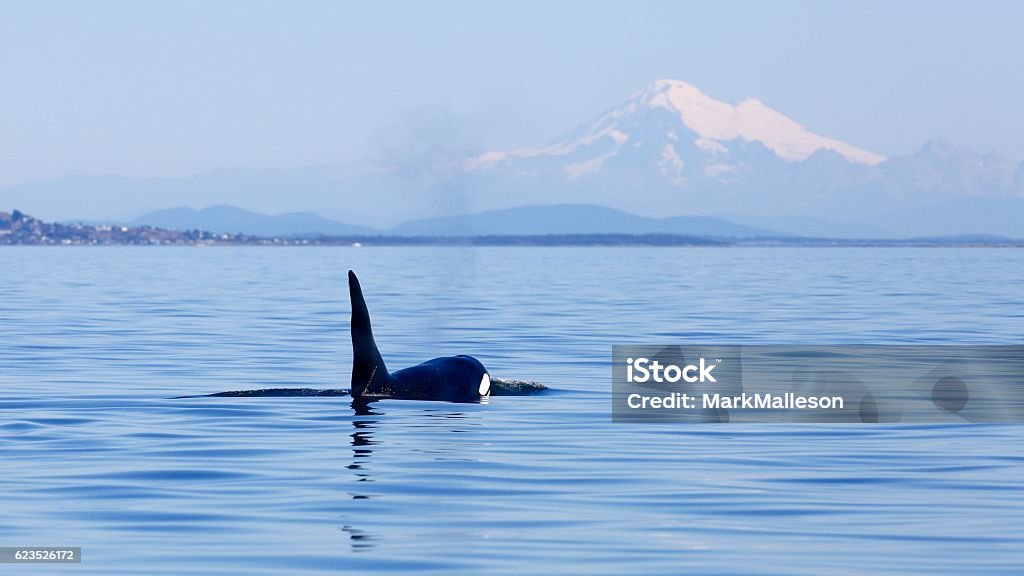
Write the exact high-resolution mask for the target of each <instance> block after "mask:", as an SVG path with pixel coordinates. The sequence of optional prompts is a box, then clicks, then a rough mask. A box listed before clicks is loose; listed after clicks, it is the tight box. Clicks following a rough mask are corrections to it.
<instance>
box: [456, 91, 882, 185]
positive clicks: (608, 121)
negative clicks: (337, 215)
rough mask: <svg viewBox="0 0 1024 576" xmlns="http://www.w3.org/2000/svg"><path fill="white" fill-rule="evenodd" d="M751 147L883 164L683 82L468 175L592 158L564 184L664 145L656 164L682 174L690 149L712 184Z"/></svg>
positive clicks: (475, 162)
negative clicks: (653, 129)
mask: <svg viewBox="0 0 1024 576" xmlns="http://www.w3.org/2000/svg"><path fill="white" fill-rule="evenodd" d="M652 121H653V122H654V123H656V124H658V125H660V127H663V128H664V129H665V131H664V133H663V134H662V136H663V138H654V139H652V138H650V136H653V134H650V133H649V130H644V128H645V126H644V124H646V123H650V122H652ZM638 129H639V130H638ZM652 140H653V141H652ZM631 141H632V142H631ZM752 142H757V143H759V144H761V145H762V146H764V147H765V148H767V149H768V150H770V151H771V152H772V153H773V154H775V155H776V156H778V157H779V158H780V159H782V160H788V161H801V160H806V159H807V158H808V157H810V156H811V155H812V154H814V153H815V152H817V151H819V150H832V151H834V152H836V153H838V154H839V155H840V156H842V157H843V158H844V159H845V160H847V161H848V162H853V163H856V164H864V165H867V166H874V165H876V164H879V163H881V162H884V161H885V157H884V156H881V155H879V154H875V153H873V152H868V151H867V150H862V149H860V148H857V147H855V146H851V145H850V144H847V143H845V142H840V141H838V140H833V139H831V138H826V137H824V136H820V135H818V134H815V133H813V132H811V131H809V130H807V129H806V128H804V127H803V126H801V125H800V124H798V123H797V122H795V121H793V120H791V119H790V118H788V117H786V116H785V115H784V114H782V113H780V112H778V111H777V110H774V109H772V108H770V107H768V106H766V105H765V104H764V103H762V102H761V101H760V100H757V99H754V98H748V99H746V100H744V101H742V102H740V103H739V104H738V105H735V106H734V105H732V104H729V103H727V102H722V101H720V100H715V99H714V98H711V97H710V96H708V95H706V94H704V93H703V92H701V91H700V90H699V89H697V87H695V86H693V85H691V84H687V83H686V82H682V81H679V80H658V81H657V82H655V83H654V84H653V85H652V86H651V87H649V88H648V89H646V90H644V91H642V92H640V93H638V94H635V95H634V96H633V97H632V98H630V99H629V101H627V102H626V103H625V104H624V105H622V106H619V107H617V108H614V109H612V110H610V111H608V112H606V113H604V114H602V115H601V116H600V117H598V118H597V119H596V120H595V121H594V122H593V123H591V124H590V125H589V126H587V127H585V128H583V129H582V130H579V131H577V132H575V133H573V134H570V135H569V136H567V137H565V138H562V139H560V140H558V141H556V142H554V143H552V144H548V145H543V146H529V147H525V148H518V149H515V150H511V151H508V152H501V151H492V152H488V153H486V154H483V155H482V156H480V157H477V158H473V159H471V160H470V161H469V162H468V163H467V169H469V170H476V169H482V168H488V167H492V166H494V165H495V164H497V163H499V162H502V161H507V160H514V159H521V158H537V157H544V156H547V157H566V156H570V155H573V154H574V153H577V152H581V151H588V150H589V151H594V152H597V155H596V156H595V157H594V158H591V159H590V160H589V161H585V162H579V163H573V164H570V165H568V166H566V167H565V168H564V170H565V172H566V176H568V177H570V178H576V177H579V176H581V175H583V174H586V173H588V172H593V171H595V170H597V169H599V168H600V167H601V166H602V165H603V164H604V162H606V161H607V160H609V159H610V158H612V157H614V156H617V155H619V154H620V153H622V152H623V148H625V149H626V150H627V151H628V150H629V147H630V146H631V145H632V146H633V147H635V148H636V147H643V146H648V147H657V146H660V145H661V144H664V146H663V147H661V150H660V151H659V158H661V159H663V160H664V161H665V163H666V165H668V166H671V167H674V168H676V169H677V172H681V171H682V167H683V160H682V159H681V157H680V150H681V149H683V150H685V149H687V148H691V147H696V148H697V149H699V150H700V151H702V152H704V153H705V155H706V156H707V157H708V161H707V162H706V163H705V165H704V166H703V168H704V174H705V175H706V176H711V177H714V176H719V175H722V174H727V173H729V172H732V171H734V170H736V169H737V168H740V166H738V165H735V164H730V163H729V162H730V160H733V161H735V160H738V158H731V156H732V154H730V152H732V151H733V150H734V149H737V147H742V146H743V145H745V144H749V143H752ZM655 143H656V144H657V146H654V144H655Z"/></svg>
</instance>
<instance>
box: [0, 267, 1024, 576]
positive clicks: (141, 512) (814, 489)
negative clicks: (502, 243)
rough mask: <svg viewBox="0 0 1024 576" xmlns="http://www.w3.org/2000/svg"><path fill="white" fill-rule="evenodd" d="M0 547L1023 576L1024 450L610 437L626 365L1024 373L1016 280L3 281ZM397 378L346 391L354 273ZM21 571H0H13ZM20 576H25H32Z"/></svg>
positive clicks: (926, 436) (772, 434)
mask: <svg viewBox="0 0 1024 576" xmlns="http://www.w3.org/2000/svg"><path fill="white" fill-rule="evenodd" d="M0 267H2V270H3V281H2V282H0V390H2V393H0V454H2V458H3V468H2V472H3V473H2V474H0V546H3V545H9V546H81V547H82V548H83V563H82V564H81V565H45V566H32V567H24V566H22V567H15V566H11V565H0V572H3V573H5V574H6V573H11V574H17V573H23V574H103V575H112V574H130V575H138V574H167V575H180V574H192V573H194V574H217V575H229V574H230V575H236V574H237V575H246V576H252V575H260V574H294V575H309V574H338V573H373V572H395V571H433V572H438V573H446V574H450V573H462V574H479V573H484V572H486V573H501V574H524V573H538V574H551V573H588V574H589V573H640V572H644V573H673V574H675V573H684V572H685V573H707V574H734V573H740V574H815V575H817V574H863V573H871V574H883V573H891V574H913V573H928V574H965V573H990V574H1021V573H1022V572H1024V426H1007V425H944V426H872V425H802V426H798V425H785V426H782V425H760V426H755V425H735V424H733V425H730V424H725V425H712V424H692V425H676V426H657V425H641V424H635V425H627V424H612V423H611V416H610V399H609V398H610V370H609V369H608V362H609V356H610V350H611V346H612V344H618V343H665V342H677V341H678V342H692V343H706V342H736V343H770V344H779V343H814V344H826V343H1016V344H1019V343H1022V342H1024V291H1022V289H1021V287H1022V286H1024V251H1022V250H1013V249H853V248H846V249H834V250H833V249H788V248H765V249H749V248H742V249H740V248H721V249H717V248H700V249H671V248H654V249H643V248H622V249H608V248H567V249H558V248H485V249H469V248H363V249H352V248H290V249H274V248H211V249H198V248H92V249H89V248H86V249H68V248H27V247H17V248H7V249H2V250H0ZM349 268H354V269H355V270H356V271H357V272H358V273H359V274H360V279H361V280H362V283H363V287H364V290H365V291H366V295H367V300H368V304H369V307H370V312H371V314H372V315H373V319H374V322H375V325H374V330H375V333H376V335H377V341H378V342H379V344H380V346H381V349H382V352H383V354H384V357H385V358H386V359H387V360H388V364H389V366H393V367H400V366H403V365H407V364H412V363H416V362H419V361H422V360H425V359H428V358H430V357H433V356H438V355H447V354H457V353H469V354H473V355H475V356H477V357H478V358H480V359H481V360H482V361H483V362H484V363H485V364H486V365H487V366H488V368H489V369H490V371H491V373H492V374H494V375H496V376H499V377H507V378H522V379H532V380H537V381H540V382H543V383H545V384H547V385H548V386H550V387H551V388H552V389H553V390H552V391H550V392H548V393H546V394H543V395H539V396H529V397H494V398H491V399H490V400H489V401H488V402H487V403H485V404H479V405H465V404H461V405H460V404H446V403H431V402H412V401H384V402H379V403H376V404H374V405H373V408H372V410H371V411H370V413H356V411H354V410H353V409H352V407H351V405H350V402H349V401H348V399H346V398H190V399H171V397H172V396H180V395H184V394H205V393H211V392H219V391H227V390H243V389H257V388H267V387H315V388H339V387H340V388H347V387H348V372H349V367H350V362H351V349H350V344H349V340H348V332H347V330H348V324H347V323H348V313H349V305H348V301H347V290H346V282H345V272H346V271H347V270H348V269H349ZM5 566H6V568H5ZM19 570H20V572H19Z"/></svg>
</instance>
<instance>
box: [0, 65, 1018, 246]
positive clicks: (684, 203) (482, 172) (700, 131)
mask: <svg viewBox="0 0 1024 576" xmlns="http://www.w3.org/2000/svg"><path fill="white" fill-rule="evenodd" d="M424 144H425V145H424V146H423V147H422V149H421V150H419V151H418V152H417V153H416V155H415V156H413V157H403V158H390V159H389V160H388V161H387V162H362V163H357V164H351V165H335V166H310V167H304V168H292V169H280V170H278V169H261V168H257V169H234V170H220V171H214V172H209V173H205V174H198V175H195V176H191V177H187V178H162V179H161V178H147V179H128V178H120V177H116V176H85V177H68V178H63V179H60V180H53V181H49V182H39V183H32V184H25V185H20V186H11V187H7V188H0V207H3V206H7V207H17V208H20V209H22V210H25V211H28V212H29V213H33V214H36V215H38V216H40V217H43V218H48V219H54V220H61V219H63V220H71V219H89V220H103V219H116V220H126V219H127V220H130V219H131V218H134V217H136V216H138V215H140V214H143V213H145V212H148V211H152V210H157V209H160V208H167V207H171V206H189V207H192V208H203V207H206V206H211V205H217V204H232V205H235V206H240V207H244V208H246V209H249V210H256V211H259V212H269V213H282V212H296V211H313V212H317V213H318V214H320V215H322V216H326V217H329V218H336V219H338V220H340V221H342V222H345V223H348V224H353V225H362V226H376V227H378V228H390V227H391V226H394V225H396V224H397V223H399V222H401V221H406V220H414V219H423V218H433V217H447V216H455V215H464V214H470V213H475V212H481V211H493V210H504V209H508V208H515V207H522V206H542V205H549V206H550V205H561V204H575V205H597V206H603V207H607V208H614V209H618V210H621V211H625V212H628V213H630V214H635V215H639V216H644V217H648V218H666V217H673V216H696V215H700V216H724V217H725V218H726V219H728V220H731V221H732V222H736V223H740V224H745V225H747V226H751V227H755V228H762V229H769V230H773V231H777V232H782V233H794V234H805V235H814V236H829V235H842V236H861V237H864V236H875V237H877V236H888V237H907V236H921V235H952V234H998V235H1004V236H1013V237H1018V238H1024V163H1021V164H1018V163H1015V162H1012V161H1010V160H1007V159H1005V158H1001V157H999V156H996V155H994V154H982V153H978V152H975V151H973V150H969V149H966V148H960V147H956V146H954V145H951V144H948V143H945V142H941V141H933V142H929V143H927V144H925V145H924V146H923V147H922V148H921V149H920V150H918V151H917V152H914V153H912V154H908V155H904V156H894V157H890V158H886V157H884V156H882V155H880V154H877V153H874V152H871V151H869V150H865V149H863V148H860V147H857V146H855V145H853V144H850V143H846V142H842V141H839V140H836V139H833V138H829V137H827V136H824V135H821V134H817V133H815V132H813V131H812V130H810V129H808V128H806V127H804V126H802V125H801V124H800V123H799V122H797V121H796V120H793V119H790V118H789V117H787V116H786V115H784V114H783V113H781V112H779V111H777V110H774V109H772V108H771V107H769V106H768V105H766V104H764V103H762V102H760V101H758V100H756V99H746V100H743V101H741V102H739V103H729V102H723V101H720V100H716V99H715V98H713V97H711V96H709V95H707V94H704V93H703V92H701V91H700V90H699V89H697V88H696V87H694V86H692V85H690V84H687V83H685V82H681V81H677V80H659V81H657V82H655V83H653V84H652V85H651V86H649V87H648V88H647V89H645V90H642V91H640V92H638V93H636V94H634V95H633V96H632V97H630V98H629V99H628V100H626V101H625V102H624V103H622V104H621V105H619V106H616V107H614V108H611V109H610V110H608V111H606V112H604V113H603V114H598V115H597V116H596V117H595V119H594V120H593V121H592V122H589V123H587V124H585V125H583V126H581V127H579V128H577V129H575V130H573V131H571V132H569V133H567V134H565V135H563V136H561V137H558V138H555V139H554V140H551V141H549V142H548V143H546V144H538V145H531V146H523V147H519V148H515V149H512V150H491V151H485V152H474V153H462V152H460V151H459V150H457V149H454V148H452V147H450V146H447V145H446V144H447V143H445V142H435V143H424ZM54 207H57V208H58V209H60V210H64V212H63V213H61V212H56V211H55V210H54ZM111 207H116V211H114V210H115V209H114V208H111ZM47 209H49V211H48V210H47ZM104 211H106V213H104ZM497 214H498V215H499V216H496V217H500V216H501V215H503V214H506V212H497ZM681 232H685V230H682V231H681Z"/></svg>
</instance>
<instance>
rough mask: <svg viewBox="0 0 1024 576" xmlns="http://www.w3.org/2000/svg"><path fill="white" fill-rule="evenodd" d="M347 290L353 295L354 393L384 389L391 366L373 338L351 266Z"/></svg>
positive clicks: (361, 292) (361, 291) (360, 291)
mask: <svg viewBox="0 0 1024 576" xmlns="http://www.w3.org/2000/svg"><path fill="white" fill-rule="evenodd" d="M348 292H349V297H350V298H351V299H352V396H362V395H363V394H365V393H367V392H371V393H372V392H376V393H382V392H384V387H385V384H386V383H387V380H388V368H387V366H385V365H384V359H383V358H381V356H380V351H379V350H377V343H376V342H375V341H374V340H373V329H372V328H370V312H369V311H368V310H367V309H366V300H364V299H363V289H362V288H361V287H360V286H359V279H358V278H356V274H355V272H353V271H351V270H349V271H348Z"/></svg>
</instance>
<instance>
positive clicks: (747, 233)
mask: <svg viewBox="0 0 1024 576" xmlns="http://www.w3.org/2000/svg"><path fill="white" fill-rule="evenodd" d="M131 224H132V225H133V226H154V227H158V228H167V229H171V230H196V229H198V230H207V231H210V232H216V233H232V234H234V233H241V234H251V235H256V236H314V235H324V236H353V235H385V234H386V235H394V236H476V235H503V236H515V235H527V236H534V235H549V234H680V235H692V236H718V237H728V238H757V237H780V236H785V235H784V234H781V233H779V232H775V231H772V230H768V229H765V228H759V227H756V226H747V225H742V224H736V223H733V222H730V221H728V220H725V219H722V218H715V217H710V216H673V217H668V218H648V217H646V216H638V215H635V214H630V213H628V212H624V211H622V210H616V209H614V208H607V207H604V206H596V205H592V204H557V205H550V206H522V207H517V208H505V209H501V210H488V211H485V212H479V213H476V214H463V215H457V216H447V217H437V218H425V219H420V220H410V221H408V222H405V223H403V224H400V225H398V226H396V227H394V228H390V229H378V228H370V227H367V226H358V225H353V224H347V223H343V222H338V221H336V220H330V219H328V218H323V217H321V216H319V215H317V214H314V213H312V212H292V213H286V214H277V215H267V214H260V213H258V212H252V211H250V210H245V209H242V208H237V207H234V206H224V205H221V206H211V207H209V208H204V209H202V210H195V209H193V208H169V209H165V210H157V211H154V212H150V213H148V214H145V215H143V216H141V217H139V218H136V219H135V220H134V221H132V222H131Z"/></svg>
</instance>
